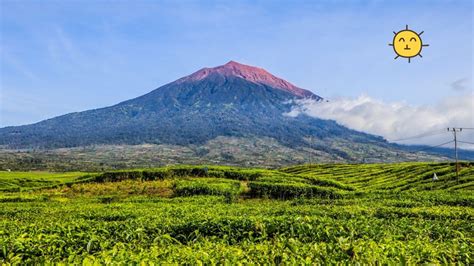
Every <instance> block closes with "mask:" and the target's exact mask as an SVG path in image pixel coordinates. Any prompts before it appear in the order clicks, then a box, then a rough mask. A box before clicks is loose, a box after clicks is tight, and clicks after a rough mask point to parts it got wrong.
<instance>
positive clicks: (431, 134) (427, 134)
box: [391, 129, 446, 142]
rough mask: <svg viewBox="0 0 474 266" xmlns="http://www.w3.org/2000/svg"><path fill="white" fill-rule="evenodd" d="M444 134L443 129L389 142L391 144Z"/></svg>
mask: <svg viewBox="0 0 474 266" xmlns="http://www.w3.org/2000/svg"><path fill="white" fill-rule="evenodd" d="M444 133H446V131H444V129H439V130H436V131H430V132H425V133H423V134H419V135H416V136H412V137H406V138H402V139H396V140H391V142H396V141H405V140H411V139H419V138H424V137H430V136H435V135H440V134H444Z"/></svg>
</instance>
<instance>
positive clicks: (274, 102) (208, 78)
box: [0, 61, 408, 161]
mask: <svg viewBox="0 0 474 266" xmlns="http://www.w3.org/2000/svg"><path fill="white" fill-rule="evenodd" d="M305 98H311V99H313V100H316V101H320V100H322V98H321V97H320V96H318V95H315V94H314V93H312V92H310V91H308V90H305V89H302V88H299V87H297V86H295V85H293V84H291V83H289V82H287V81H285V80H283V79H281V78H278V77H276V76H274V75H272V74H270V73H269V72H267V71H265V70H264V69H261V68H257V67H252V66H247V65H243V64H240V63H237V62H234V61H230V62H228V63H227V64H225V65H222V66H218V67H214V68H203V69H201V70H199V71H197V72H195V73H193V74H191V75H189V76H186V77H183V78H180V79H178V80H176V81H174V82H171V83H169V84H166V85H164V86H162V87H159V88H158V89H155V90H153V91H151V92H149V93H148V94H145V95H143V96H140V97H137V98H134V99H131V100H128V101H124V102H121V103H119V104H116V105H114V106H110V107H105V108H100V109H94V110H89V111H84V112H76V113H70V114H66V115H63V116H59V117H55V118H51V119H48V120H44V121H41V122H38V123H36V124H31V125H25V126H15V127H5V128H1V129H0V146H1V147H3V149H43V150H44V149H57V148H73V147H87V146H91V145H132V146H133V145H143V144H152V145H175V146H185V147H191V146H193V147H199V146H206V145H208V146H209V143H210V142H211V141H212V140H215V139H217V138H218V137H224V138H234V139H235V138H237V139H239V141H243V142H245V141H246V140H249V139H257V140H263V139H265V140H268V141H270V142H271V141H276V142H277V143H278V145H282V147H287V148H288V149H290V150H289V151H288V153H292V152H297V151H299V152H301V151H303V150H305V149H307V150H308V149H309V150H311V152H310V153H313V156H314V157H316V160H317V158H326V157H328V158H335V159H338V160H339V159H340V160H345V161H361V160H366V159H367V158H392V157H400V158H408V157H406V156H405V157H404V156H401V155H400V154H401V153H399V152H400V149H398V148H394V147H393V146H392V145H391V144H389V143H387V142H386V141H385V140H384V139H383V138H381V137H378V136H374V135H370V134H365V133H362V132H358V131H354V130H351V129H348V128H346V127H343V126H341V125H339V124H337V123H336V122H334V121H329V120H322V119H317V118H313V117H309V116H305V115H299V116H297V117H290V116H287V115H285V113H288V112H290V111H291V110H292V108H293V107H294V103H293V102H294V100H296V99H305ZM268 141H267V142H265V143H269V142H268ZM226 145H227V144H226V143H222V145H221V146H217V147H213V148H211V149H222V147H225V146H226ZM307 150H305V152H308V151H307ZM249 153H251V151H249ZM306 155H308V154H307V153H306ZM306 155H304V154H302V155H301V156H302V157H305V156H306ZM196 156H202V155H199V154H196ZM255 156H258V155H255ZM283 156H285V155H283ZM325 156H326V157H325ZM249 158H251V156H250V157H249Z"/></svg>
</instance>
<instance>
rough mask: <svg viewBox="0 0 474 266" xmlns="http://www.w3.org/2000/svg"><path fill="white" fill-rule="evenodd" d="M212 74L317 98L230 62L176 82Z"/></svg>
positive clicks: (198, 78)
mask: <svg viewBox="0 0 474 266" xmlns="http://www.w3.org/2000/svg"><path fill="white" fill-rule="evenodd" d="M212 74H217V75H221V76H224V77H238V78H242V79H245V80H247V81H250V82H253V83H257V84H261V85H266V86H269V87H272V88H275V89H279V90H283V91H286V92H289V93H291V94H293V95H295V96H298V97H304V98H319V97H318V96H316V95H315V94H313V93H312V92H310V91H308V90H305V89H302V88H299V87H297V86H295V85H293V84H291V83H290V82H288V81H286V80H284V79H281V78H278V77H276V76H274V75H272V74H271V73H269V72H268V71H266V70H265V69H263V68H259V67H254V66H249V65H244V64H241V63H239V62H236V61H232V60H231V61H229V62H228V63H226V64H225V65H221V66H217V67H212V68H203V69H201V70H199V71H197V72H195V73H193V74H191V75H189V76H186V77H184V78H181V79H179V80H177V82H179V83H182V82H192V81H199V80H203V79H205V78H207V77H208V76H210V75H212Z"/></svg>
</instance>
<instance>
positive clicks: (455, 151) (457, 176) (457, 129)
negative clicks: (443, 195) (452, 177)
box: [448, 127, 462, 182]
mask: <svg viewBox="0 0 474 266" xmlns="http://www.w3.org/2000/svg"><path fill="white" fill-rule="evenodd" d="M448 131H451V132H453V134H454V156H455V157H456V179H457V180H458V182H459V162H458V139H457V135H456V133H457V132H461V131H462V128H460V127H459V128H456V127H453V128H449V127H448Z"/></svg>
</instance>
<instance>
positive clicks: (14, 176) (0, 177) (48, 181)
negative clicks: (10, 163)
mask: <svg viewBox="0 0 474 266" xmlns="http://www.w3.org/2000/svg"><path fill="white" fill-rule="evenodd" d="M83 176H85V173H81V172H66V173H51V172H41V171H34V172H6V171H0V191H19V190H20V189H31V188H39V187H51V186H56V185H63V184H67V183H74V182H77V181H79V180H78V178H80V177H83Z"/></svg>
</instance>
